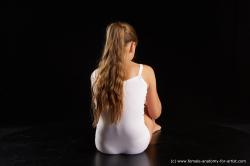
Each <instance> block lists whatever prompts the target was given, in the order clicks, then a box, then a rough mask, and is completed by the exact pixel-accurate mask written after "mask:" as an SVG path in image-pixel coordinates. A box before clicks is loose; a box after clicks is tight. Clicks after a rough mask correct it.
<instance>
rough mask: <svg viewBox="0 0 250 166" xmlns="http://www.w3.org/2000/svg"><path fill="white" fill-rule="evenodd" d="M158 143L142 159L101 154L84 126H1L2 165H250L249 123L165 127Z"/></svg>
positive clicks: (53, 124) (92, 132) (92, 136)
mask: <svg viewBox="0 0 250 166" xmlns="http://www.w3.org/2000/svg"><path fill="white" fill-rule="evenodd" d="M153 139H154V140H153V143H152V144H151V145H150V146H149V147H148V149H147V150H146V151H145V152H143V153H141V154H138V155H105V154H102V153H100V152H98V151H96V149H95V146H94V130H92V129H91V128H87V129H86V127H84V124H82V125H81V124H76V123H67V122H64V123H62V122H61V123H59V122H58V123H48V124H43V125H33V126H22V127H20V126H19V127H15V126H12V127H2V128H1V129H0V166H12V165H13V166H14V165H15V166H46V165H53V166H56V165H58V166H64V165H65V166H66V165H68V166H85V165H86V166H117V165H118V166H123V165H126V166H148V165H157V166H158V165H159V166H160V165H164V166H165V165H177V163H178V162H186V163H183V164H179V165H192V164H191V163H194V162H202V160H204V161H203V162H208V163H200V164H198V165H216V163H213V164H212V162H216V161H219V160H221V162H226V161H227V160H228V163H224V164H222V163H217V165H249V163H250V144H249V143H250V125H249V124H216V123H202V124H199V125H198V124H187V126H186V128H185V127H183V126H181V127H177V126H175V127H173V126H172V127H171V126H170V127H166V128H165V127H163V129H162V131H161V132H158V133H157V134H156V135H155V136H154V138H153ZM188 159H189V160H188ZM191 160H192V161H191ZM212 160H213V161H212ZM222 160H225V161H222ZM229 160H230V161H229ZM188 162H189V163H188ZM209 162H210V163H209ZM229 162H230V163H229ZM236 162H237V163H236ZM240 162H242V163H240Z"/></svg>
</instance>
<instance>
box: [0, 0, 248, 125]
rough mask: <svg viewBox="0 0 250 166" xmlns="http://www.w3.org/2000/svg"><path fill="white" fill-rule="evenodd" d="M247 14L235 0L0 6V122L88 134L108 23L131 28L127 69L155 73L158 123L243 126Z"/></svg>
mask: <svg viewBox="0 0 250 166" xmlns="http://www.w3.org/2000/svg"><path fill="white" fill-rule="evenodd" d="M248 9H249V4H247V3H245V2H243V1H225V2H223V1H216V2H212V1H207V2H205V1H202V2H199V3H197V2H189V1H188V2H185V3H183V2H175V3H174V2H164V3H163V2H161V3H160V2H156V1H154V2H138V3H135V2H130V1H122V2H118V1H117V2H108V1H107V2H105V3H101V2H92V3H87V2H73V1H67V2H62V1H58V2H56V1H53V2H49V3H46V2H42V1H41V2H32V3H28V2H27V3H25V2H23V1H20V2H19V1H18V2H17V1H8V2H7V3H6V4H5V5H3V7H2V9H1V13H2V18H3V19H2V21H1V22H2V30H1V32H2V33H1V34H2V35H3V39H6V40H5V41H4V42H3V44H2V48H3V50H4V52H5V53H3V54H2V55H1V59H2V60H1V68H2V69H1V87H0V91H1V104H0V110H1V111H0V123H1V125H2V126H4V125H6V126H9V125H21V124H42V123H47V122H62V121H63V122H77V123H80V124H82V125H84V126H86V127H89V128H91V121H92V119H91V114H90V74H91V72H92V71H93V70H94V69H95V67H96V64H97V60H98V58H99V56H100V55H101V51H102V47H103V43H104V35H105V28H106V26H107V25H108V24H109V23H111V22H113V21H126V22H128V23H130V24H131V25H133V26H134V27H135V29H136V31H137V33H138V37H139V45H138V48H137V53H136V62H138V63H143V64H148V65H150V66H152V67H153V68H154V70H155V73H156V78H157V85H158V93H159V96H160V99H161V101H162V106H163V113H162V116H161V118H160V120H159V123H160V124H162V125H164V124H167V126H168V124H169V125H171V124H177V123H178V124H183V125H185V124H187V123H197V124H198V122H199V121H209V122H210V121H215V122H219V123H220V122H221V123H222V122H225V121H226V122H230V123H245V122H249V92H250V88H249V83H250V82H249V71H250V70H249V69H250V68H249V49H248V47H249V42H248V40H249V11H248Z"/></svg>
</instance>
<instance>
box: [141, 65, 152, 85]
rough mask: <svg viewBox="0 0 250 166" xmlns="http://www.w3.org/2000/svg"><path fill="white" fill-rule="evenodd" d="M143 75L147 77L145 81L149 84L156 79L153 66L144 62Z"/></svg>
mask: <svg viewBox="0 0 250 166" xmlns="http://www.w3.org/2000/svg"><path fill="white" fill-rule="evenodd" d="M142 76H143V78H144V79H145V81H146V82H147V84H148V85H149V84H150V83H151V82H152V80H154V77H155V73H154V69H153V67H151V66H149V65H146V64H143V72H142Z"/></svg>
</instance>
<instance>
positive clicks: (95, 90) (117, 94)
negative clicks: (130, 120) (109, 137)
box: [91, 22, 138, 127]
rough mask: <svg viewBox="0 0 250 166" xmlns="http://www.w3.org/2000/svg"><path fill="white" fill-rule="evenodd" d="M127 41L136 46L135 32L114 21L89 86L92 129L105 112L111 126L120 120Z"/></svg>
mask: <svg viewBox="0 0 250 166" xmlns="http://www.w3.org/2000/svg"><path fill="white" fill-rule="evenodd" d="M131 41H133V42H135V43H136V44H137V43H138V39H137V35H136V32H135V30H134V28H133V27H132V26H131V25H129V24H128V23H125V22H115V23H111V24H110V25H108V26H107V28H106V39H105V45H104V49H103V52H102V56H101V58H100V60H99V63H98V67H97V70H96V78H95V80H94V82H93V84H92V86H91V96H92V99H91V109H92V111H93V117H94V120H93V123H92V126H93V127H96V125H97V123H98V120H99V118H100V115H101V113H102V112H105V111H107V112H109V117H110V122H111V123H117V122H118V121H119V120H120V119H121V115H122V111H123V83H124V80H125V78H126V72H125V71H126V70H125V65H124V64H125V60H126V58H125V56H126V55H125V46H126V44H127V43H129V42H131ZM97 71H98V72H97ZM91 76H92V75H91Z"/></svg>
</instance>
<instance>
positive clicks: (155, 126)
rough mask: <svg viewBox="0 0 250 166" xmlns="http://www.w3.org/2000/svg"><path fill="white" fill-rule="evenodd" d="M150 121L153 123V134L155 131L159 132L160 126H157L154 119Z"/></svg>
mask: <svg viewBox="0 0 250 166" xmlns="http://www.w3.org/2000/svg"><path fill="white" fill-rule="evenodd" d="M152 121H153V124H154V129H153V133H155V132H156V131H159V130H161V126H160V125H159V124H157V123H156V122H155V120H154V119H152Z"/></svg>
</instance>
